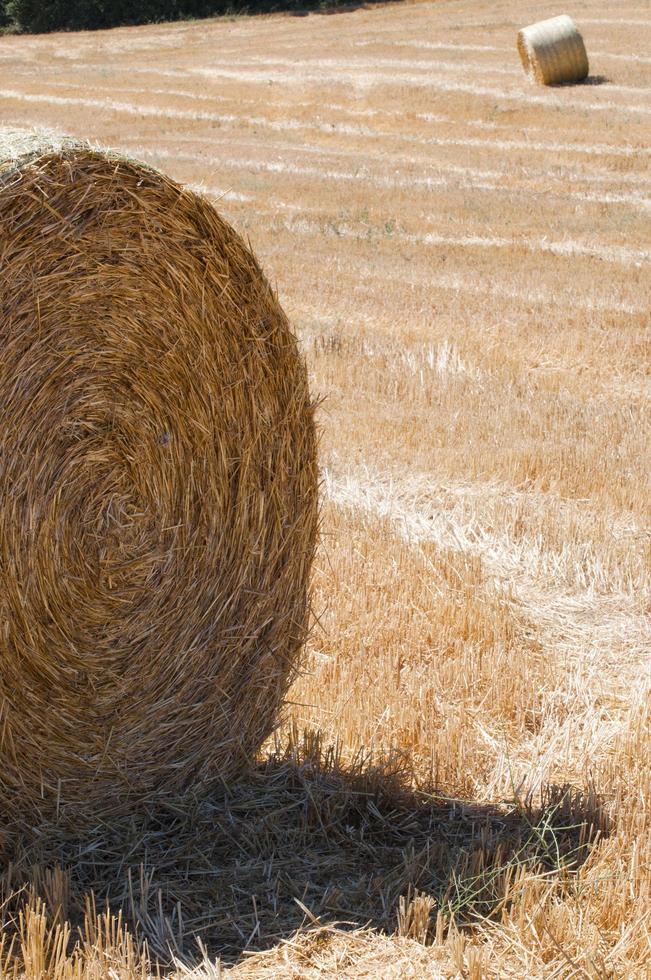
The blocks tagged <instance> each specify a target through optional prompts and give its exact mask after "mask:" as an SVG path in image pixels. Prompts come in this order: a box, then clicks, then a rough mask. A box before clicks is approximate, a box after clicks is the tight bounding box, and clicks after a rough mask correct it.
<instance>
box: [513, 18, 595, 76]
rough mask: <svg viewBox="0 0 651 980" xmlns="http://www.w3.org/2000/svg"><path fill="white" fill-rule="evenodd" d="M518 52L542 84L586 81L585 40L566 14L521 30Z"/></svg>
mask: <svg viewBox="0 0 651 980" xmlns="http://www.w3.org/2000/svg"><path fill="white" fill-rule="evenodd" d="M518 52H519V54H520V59H521V61H522V66H523V68H524V70H525V71H526V73H527V75H528V76H529V77H530V78H531V79H532V80H533V81H535V82H537V83H538V84H539V85H559V84H561V83H562V82H581V81H583V79H584V78H587V75H588V71H589V65H588V55H587V53H586V50H585V45H584V43H583V38H582V37H581V35H580V34H579V32H578V30H577V28H576V25H575V23H574V21H573V20H572V18H571V17H567V16H566V15H565V14H562V15H561V16H560V17H550V19H549V20H541V21H540V22H539V23H537V24H531V26H530V27H524V28H523V29H522V30H521V31H519V33H518Z"/></svg>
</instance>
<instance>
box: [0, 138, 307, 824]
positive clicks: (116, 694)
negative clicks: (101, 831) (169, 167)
mask: <svg viewBox="0 0 651 980" xmlns="http://www.w3.org/2000/svg"><path fill="white" fill-rule="evenodd" d="M0 161H1V162H0V255H1V256H2V259H1V261H2V292H1V296H0V301H1V304H2V319H1V321H0V344H1V350H2V357H1V359H0V713H1V716H2V723H1V724H0V810H1V811H2V813H3V816H5V817H10V816H12V815H13V816H15V815H18V816H21V817H23V816H25V817H29V819H30V820H34V819H52V818H53V817H57V815H58V816H59V817H61V816H62V815H65V816H67V817H69V818H70V819H73V820H76V821H82V820H84V819H86V818H88V819H91V820H93V821H98V820H99V821H101V820H107V819H110V817H111V814H118V813H124V812H125V811H130V810H131V809H132V808H133V807H135V806H140V805H142V804H144V803H148V802H152V801H160V800H178V799H179V798H180V797H181V796H182V795H183V794H190V795H191V796H195V795H197V794H201V793H202V792H204V791H206V790H207V789H208V788H209V787H210V786H211V785H213V784H214V783H215V782H217V781H222V780H227V779H229V778H231V777H232V776H233V775H234V774H236V773H237V772H239V771H240V770H241V769H242V768H243V767H244V766H245V765H246V764H247V762H248V761H250V760H251V758H252V756H254V755H255V753H256V752H257V750H258V749H259V747H260V745H261V744H262V742H263V741H264V739H265V738H266V737H267V736H268V735H269V734H270V732H271V731H272V729H273V727H274V724H275V722H276V718H277V714H278V710H279V708H280V706H281V703H282V700H283V697H284V695H285V693H286V690H287V687H288V685H289V683H290V682H291V680H292V678H293V676H294V674H295V671H296V669H297V664H298V661H299V652H300V648H301V645H302V643H303V641H304V638H305V633H306V626H307V616H308V606H309V596H308V580H309V574H310V566H311V562H312V558H313V553H314V548H315V540H316V533H317V520H318V516H317V508H318V505H317V483H318V480H317V461H316V438H315V429H314V419H313V406H312V402H311V400H310V395H309V390H308V382H307V373H306V368H305V365H304V362H303V359H302V357H301V355H300V353H299V351H298V349H297V344H296V340H295V337H294V336H293V334H292V332H291V330H290V327H289V325H288V322H287V319H286V317H285V315H284V313H283V311H282V309H281V308H280V306H279V304H278V301H277V299H276V298H275V296H274V294H273V292H272V290H271V288H270V286H269V284H268V282H267V280H266V279H265V278H264V276H263V274H262V272H261V271H260V268H259V266H258V264H257V262H256V260H255V258H254V256H253V255H252V254H251V252H250V251H249V249H248V248H247V247H246V246H245V244H244V243H243V241H242V240H241V238H240V237H239V236H238V235H237V234H236V233H235V231H234V230H233V229H232V228H231V227H230V226H229V225H228V224H227V223H226V222H225V221H224V220H222V218H220V216H219V215H218V214H217V212H216V210H215V209H214V208H213V207H212V205H211V204H210V203H209V202H208V201H206V200H205V199H203V198H202V197H200V196H198V195H196V194H194V193H191V192H190V191H188V190H185V189H184V188H183V187H181V186H179V185H178V184H176V183H175V182H174V181H172V180H170V179H168V178H167V177H165V176H164V175H162V174H160V173H158V172H157V171H155V170H152V169H151V168H149V167H146V166H144V165H142V164H139V163H136V162H134V161H131V160H128V159H124V158H122V157H120V156H119V155H116V154H111V153H108V152H103V151H100V150H97V149H93V148H92V147H91V146H89V145H86V144H82V143H76V142H74V141H71V140H65V139H52V138H47V139H46V138H43V137H40V136H38V135H33V134H32V135H30V134H24V133H11V132H6V131H5V132H2V133H0Z"/></svg>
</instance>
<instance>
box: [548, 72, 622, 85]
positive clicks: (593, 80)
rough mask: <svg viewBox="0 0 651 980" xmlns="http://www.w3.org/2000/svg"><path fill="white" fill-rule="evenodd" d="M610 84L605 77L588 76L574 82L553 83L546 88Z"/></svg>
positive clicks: (608, 79) (609, 79)
mask: <svg viewBox="0 0 651 980" xmlns="http://www.w3.org/2000/svg"><path fill="white" fill-rule="evenodd" d="M611 82H612V79H611V78H608V76H607V75H588V76H587V78H582V79H580V80H579V81H575V82H553V83H550V84H549V85H547V88H581V87H582V86H584V85H588V86H589V85H609V84H610V83H611Z"/></svg>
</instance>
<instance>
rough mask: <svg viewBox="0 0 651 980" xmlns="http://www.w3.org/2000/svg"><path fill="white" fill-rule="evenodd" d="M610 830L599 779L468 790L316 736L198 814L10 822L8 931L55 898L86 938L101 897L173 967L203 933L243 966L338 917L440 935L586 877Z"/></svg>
mask: <svg viewBox="0 0 651 980" xmlns="http://www.w3.org/2000/svg"><path fill="white" fill-rule="evenodd" d="M607 832H608V826H607V821H606V818H605V816H604V813H603V810H602V807H601V804H600V802H599V800H598V799H597V798H596V797H595V795H594V794H593V793H591V792H589V791H588V792H580V791H577V790H576V789H571V788H569V787H549V788H548V789H547V790H546V791H545V793H544V794H543V796H542V798H541V799H539V800H538V801H536V802H534V801H533V800H524V801H518V802H511V803H508V804H507V803H505V804H503V805H495V806H487V805H484V804H477V803H472V802H466V801H460V800H455V799H451V798H448V797H446V796H445V795H443V794H441V793H440V792H438V791H437V790H436V789H435V788H433V787H430V788H419V789H414V788H413V786H412V785H411V780H410V774H409V773H408V771H407V769H406V766H405V764H404V760H401V759H394V760H393V761H390V762H388V763H385V764H384V765H381V766H377V765H373V764H371V763H369V761H368V760H364V759H359V760H357V762H356V763H353V764H352V765H350V764H349V765H344V764H343V762H342V760H341V758H340V757H339V755H338V753H337V752H336V750H333V749H323V747H322V746H321V743H320V741H319V739H318V738H316V739H313V741H312V744H307V743H306V744H304V745H303V747H302V749H301V751H300V752H298V751H296V750H292V751H291V752H287V753H285V754H276V755H274V756H272V757H271V758H269V759H268V760H267V761H266V762H264V763H261V764H260V765H259V766H258V767H257V768H256V769H255V770H253V771H252V772H251V773H250V775H249V777H248V779H247V780H245V781H242V782H241V783H239V784H238V785H236V786H231V787H224V788H223V790H222V791H221V792H220V793H218V794H216V795H215V796H214V797H213V798H212V799H210V800H208V801H205V800H204V801H203V802H202V803H200V804H199V803H197V804H196V805H194V806H192V805H191V806H189V811H188V812H187V813H183V814H181V813H178V812H175V811H173V810H170V809H166V808H165V807H163V806H158V807H157V808H156V809H155V810H154V809H152V810H150V811H149V812H147V813H141V814H138V815H134V817H133V818H132V819H131V820H129V821H124V822H122V823H121V824H120V825H118V826H112V827H97V828H96V829H95V831H94V833H93V834H92V835H91V836H89V837H86V838H84V839H83V840H79V839H75V836H74V833H73V832H72V829H71V828H70V827H63V826H54V825H52V826H49V827H47V828H43V827H42V828H39V829H38V830H33V831H32V832H31V833H30V834H29V835H28V836H27V837H25V834H24V833H23V834H22V835H18V834H17V833H13V834H12V833H11V828H6V830H5V840H4V848H3V850H4V866H5V875H4V878H5V880H4V891H5V894H6V896H9V894H12V895H13V896H14V898H13V899H12V900H11V901H9V900H8V898H7V897H5V905H4V918H5V927H7V926H10V925H11V921H12V916H13V919H14V920H15V918H16V916H17V911H18V906H19V905H20V903H22V904H23V905H24V904H25V902H27V901H28V899H29V897H30V896H31V900H32V901H33V899H34V896H39V897H40V898H41V899H42V900H43V901H44V902H45V904H46V905H47V906H48V908H49V909H50V911H51V914H53V915H54V916H59V917H60V918H63V919H65V920H66V921H68V922H70V923H71V926H72V933H71V934H72V935H75V934H79V933H78V930H80V929H83V918H84V909H85V908H87V906H88V901H89V896H90V895H92V896H93V898H92V902H93V904H94V906H95V907H96V908H97V911H98V912H101V911H102V910H103V909H108V908H110V909H111V910H112V911H113V912H114V913H115V912H118V911H120V910H121V913H122V918H123V921H125V922H126V923H127V924H128V926H129V928H130V929H131V930H132V932H133V933H134V935H135V936H136V938H137V941H138V942H139V943H140V944H141V945H143V944H144V942H145V941H146V944H147V949H148V952H149V955H150V956H152V957H153V959H154V960H155V961H157V963H158V965H159V966H160V967H161V968H162V969H164V968H165V967H166V966H168V965H169V964H170V963H173V962H176V963H177V964H178V963H179V962H184V963H186V964H191V963H192V962H193V961H194V959H195V958H196V956H197V940H199V941H200V943H201V944H202V946H203V949H204V950H206V951H207V952H208V953H209V955H210V957H211V958H213V959H214V958H215V957H218V956H219V957H221V958H222V961H223V962H224V963H226V964H228V963H234V962H237V961H238V960H239V959H240V957H241V956H242V954H243V953H245V952H251V951H257V950H263V949H268V948H270V947H272V946H274V945H276V944H277V943H279V942H280V941H282V940H283V939H287V938H288V937H290V936H291V935H292V934H293V933H294V932H295V931H296V930H297V929H300V928H301V927H305V926H310V925H311V926H314V925H315V924H317V925H322V924H328V923H333V922H336V923H339V924H340V925H342V927H343V928H358V927H362V926H370V927H372V928H375V929H378V930H381V931H384V932H388V933H392V932H395V931H396V929H398V931H400V933H401V934H402V935H412V938H419V939H420V940H421V941H423V942H427V941H428V940H429V939H431V938H432V936H433V932H434V930H435V928H436V926H437V925H438V928H439V929H440V924H441V921H449V920H450V919H454V921H455V925H456V927H459V926H463V925H464V924H465V925H471V924H472V923H473V922H476V921H477V920H479V919H484V918H491V917H496V916H498V915H499V914H501V912H502V911H503V910H504V909H505V908H508V906H509V905H510V903H511V902H512V901H513V900H514V897H515V896H516V895H517V890H518V888H519V887H521V883H522V877H523V874H524V873H525V872H526V873H530V874H532V875H536V874H544V875H545V877H546V880H547V881H549V879H550V878H553V877H554V876H556V878H557V880H558V883H559V888H569V887H572V881H573V879H575V878H576V874H577V871H578V869H579V868H580V866H581V864H582V863H583V862H584V861H585V859H586V857H587V856H588V854H589V852H590V849H591V846H592V844H593V842H594V841H595V840H596V839H597V838H598V837H599V836H604V835H605V834H607ZM518 883H519V884H518ZM423 903H424V905H426V906H427V907H426V909H425V912H426V916H425V920H424V925H423V915H422V911H423V909H422V908H421V906H423ZM417 905H418V908H416V906H417ZM416 919H418V923H417V922H416ZM412 920H413V922H412ZM412 926H413V927H414V928H417V935H416V933H414V932H413V929H412Z"/></svg>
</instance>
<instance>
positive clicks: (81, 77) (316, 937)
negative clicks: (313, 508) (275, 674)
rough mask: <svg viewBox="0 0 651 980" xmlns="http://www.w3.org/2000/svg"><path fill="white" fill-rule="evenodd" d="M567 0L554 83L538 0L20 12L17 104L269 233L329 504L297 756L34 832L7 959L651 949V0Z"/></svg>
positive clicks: (6, 57)
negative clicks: (158, 804) (563, 66)
mask: <svg viewBox="0 0 651 980" xmlns="http://www.w3.org/2000/svg"><path fill="white" fill-rule="evenodd" d="M563 9H564V10H565V12H567V13H570V14H571V15H572V16H574V18H575V20H576V22H577V24H578V26H579V28H580V30H581V31H582V33H583V35H584V38H585V41H586V46H587V49H588V54H589V56H590V61H591V78H590V80H589V83H588V84H584V85H580V86H574V87H564V88H556V89H543V88H535V87H533V86H531V85H530V84H529V82H528V81H527V80H526V78H525V77H524V75H523V72H522V69H521V66H520V64H519V61H518V57H517V52H516V47H515V35H516V31H517V29H518V28H519V27H521V26H523V25H525V24H528V23H530V22H532V21H535V20H538V19H541V18H543V17H546V16H550V15H552V14H556V13H558V12H560V8H558V7H557V6H554V5H553V4H550V3H549V2H547V0H542V2H541V3H539V4H533V3H531V2H524V3H522V4H516V3H514V2H513V0H490V2H488V0H466V2H463V3H461V2H445V0H443V2H440V3H417V4H395V5H388V6H384V7H378V8H375V9H368V10H354V11H349V12H345V13H341V14H338V15H336V16H325V15H318V14H314V15H310V16H309V17H304V18H297V17H287V16H278V17H266V18H264V17H261V18H251V19H244V18H238V19H232V20H221V21H220V20H215V21H209V22H195V23H182V24H179V25H161V26H156V27H145V28H135V29H125V30H116V31H110V32H104V33H97V34H78V35H74V34H73V35H51V36H48V37H32V38H30V37H5V38H2V39H0V72H1V84H0V99H1V106H2V123H3V124H5V125H6V124H16V125H17V126H24V125H34V126H38V127H42V126H45V127H50V128H54V129H57V130H61V131H64V132H67V133H69V134H71V135H75V136H79V137H87V138H89V139H91V140H93V141H95V140H96V141H99V142H101V143H102V144H108V145H111V146H113V147H116V148H118V149H120V150H121V151H123V152H124V153H127V154H130V155H132V156H135V157H137V158H139V159H141V160H143V161H146V162H148V163H150V164H151V165H153V166H155V167H160V168H161V169H164V170H166V171H167V172H169V173H170V174H171V175H172V176H173V177H175V178H177V179H178V180H180V181H183V182H185V183H187V184H189V185H190V186H192V187H194V188H197V189H200V190H202V191H203V192H204V193H205V194H207V195H208V196H209V197H210V198H211V199H213V200H214V201H215V202H216V204H217V206H218V208H219V209H220V211H221V212H222V213H223V214H224V215H225V216H226V217H227V218H228V219H229V220H230V221H231V222H232V224H233V225H234V226H235V228H236V229H238V230H239V231H240V232H241V233H242V234H243V235H244V236H245V237H248V238H249V239H250V241H251V244H252V246H253V248H254V250H255V251H256V253H257V255H258V256H259V258H260V260H261V263H262V265H263V267H264V269H265V271H266V273H267V275H268V276H269V278H270V279H271V281H272V282H273V284H274V285H275V287H276V288H277V290H278V294H279V296H280V299H281V302H282V303H283V305H284V307H285V309H286V311H287V312H288V315H289V316H290V318H291V320H292V322H293V324H294V326H295V329H296V332H297V334H298V336H299V338H300V340H301V343H302V345H303V348H304V351H305V355H306V358H307V361H308V365H309V370H310V374H311V383H312V388H313V392H314V395H315V396H316V397H319V398H320V399H321V403H320V408H319V412H318V418H319V423H320V427H321V465H322V499H323V505H322V542H321V547H320V550H319V553H318V556H317V561H316V566H315V572H314V610H315V622H314V629H313V632H312V638H311V642H310V644H309V649H308V651H307V653H306V660H305V670H304V673H303V675H302V676H301V677H300V678H299V679H298V681H297V682H296V684H295V686H294V688H293V689H292V691H291V694H290V704H289V705H288V709H287V714H286V718H285V719H284V721H283V724H282V727H281V728H280V730H279V732H278V736H277V740H276V743H275V744H274V745H270V746H269V750H268V751H269V759H268V760H267V761H261V764H260V767H259V769H258V770H257V771H256V773H254V774H253V775H252V776H251V779H250V780H249V781H248V782H246V783H245V784H243V785H242V786H241V787H239V788H232V789H230V790H229V791H225V799H224V800H220V801H215V803H214V806H212V807H211V806H204V808H203V809H201V810H200V811H197V815H196V819H195V820H194V823H193V825H192V827H191V828H188V827H187V826H179V827H175V825H174V818H173V815H172V816H169V815H168V817H167V818H166V820H167V822H166V820H165V819H163V818H161V817H160V815H158V816H157V817H156V820H157V821H158V823H157V824H156V825H155V829H153V830H152V829H148V830H147V829H144V830H143V829H142V828H140V829H139V828H134V827H129V828H122V829H119V828H118V829H117V830H116V831H115V837H114V839H112V838H111V835H110V834H109V833H103V835H100V837H99V838H98V840H96V841H94V842H92V843H91V844H89V845H88V846H87V848H86V850H84V848H83V846H82V845H80V846H79V848H78V849H77V850H76V851H72V850H69V852H68V853H67V854H62V856H61V859H60V862H59V863H60V864H61V867H55V866H50V865H48V858H47V857H44V856H42V855H39V854H35V853H28V854H24V855H22V856H20V855H19V857H18V858H14V865H13V866H12V867H11V868H8V869H7V871H6V873H5V876H4V878H5V883H4V890H5V893H6V897H7V903H6V905H5V906H4V907H3V915H4V916H5V920H6V936H5V938H6V941H5V945H4V948H3V951H2V954H1V956H2V960H1V961H0V962H1V963H4V966H3V967H2V970H4V972H5V973H8V974H10V975H11V974H13V972H15V971H17V972H18V973H20V971H21V970H22V969H23V966H24V969H25V972H26V974H27V975H28V976H29V977H30V978H32V977H33V978H36V977H39V978H41V977H45V976H46V975H47V976H52V977H55V978H57V980H64V978H65V980H67V978H70V980H72V978H73V977H79V978H81V977H98V978H99V977H104V976H106V977H109V976H111V977H119V978H127V977H132V976H135V975H141V974H146V973H147V972H148V971H150V970H152V971H153V970H155V969H156V964H158V965H159V967H160V969H162V970H163V972H172V973H176V974H178V975H182V974H184V973H187V972H188V971H189V970H192V969H194V970H195V972H194V974H193V975H194V976H196V977H200V976H202V977H203V976H205V977H209V976H212V977H217V976H219V975H220V972H219V971H220V970H221V971H222V974H221V975H224V976H232V977H234V978H236V977H247V978H249V977H260V978H263V977H321V976H330V977H350V978H353V977H382V978H389V977H395V978H402V977H418V978H420V977H432V978H436V977H469V978H472V980H479V978H484V977H514V978H524V977H527V978H529V977H531V978H537V977H590V978H606V977H626V978H637V977H640V978H643V977H648V976H650V975H651V770H650V764H649V760H650V759H651V708H650V704H651V702H650V697H649V695H650V688H651V671H650V654H651V624H650V619H649V613H650V606H649V598H650V595H651V592H650V587H649V578H650V564H651V563H650V558H651V547H650V542H651V536H650V532H649V527H650V525H649V501H650V500H651V493H650V490H651V488H650V485H649V484H650V481H649V474H650V472H651V467H650V465H649V460H650V458H651V454H650V450H651V440H650V439H649V428H650V418H651V416H650V413H649V393H650V387H649V369H650V365H651V358H650V356H649V354H650V348H649V311H650V308H651V304H650V302H649V301H650V298H651V275H650V263H649V259H650V258H651V167H650V163H651V154H650V144H651V140H650V139H649V136H650V133H651V8H650V7H649V5H648V3H645V2H643V0H622V2H618V3H616V4H610V5H604V4H603V3H601V2H599V0H584V2H581V3H580V4H578V3H573V4H572V3H571V4H569V6H566V7H565V8H563ZM125 835H127V836H126V840H127V842H128V846H125ZM129 835H130V836H129ZM44 853H45V852H44ZM34 865H37V866H36V867H34ZM18 887H22V888H23V892H22V894H23V896H25V895H27V896H29V895H30V894H31V896H32V899H31V911H27V912H26V913H24V915H23V918H22V920H21V922H19V923H18V928H16V923H15V922H12V915H14V914H15V909H16V908H17V907H18V905H17V899H16V898H12V899H9V896H10V895H11V893H12V892H13V891H15V890H16V888H18ZM91 890H93V891H94V892H95V895H96V902H97V906H96V907H97V910H101V909H104V908H105V906H106V903H107V902H108V904H109V905H110V909H111V911H112V912H113V913H115V914H116V915H117V913H118V912H119V910H120V908H122V909H123V913H122V915H123V922H126V923H128V931H126V930H127V927H126V926H124V925H123V922H118V921H115V920H113V921H112V920H110V917H109V916H108V915H106V916H105V917H104V918H101V917H100V918H98V915H99V912H98V915H95V913H94V912H93V910H92V908H91V909H90V910H89V911H88V912H87V922H86V926H84V925H83V911H82V910H83V907H84V901H85V895H86V894H87V893H88V892H90V891H91ZM40 902H44V903H45V905H42V904H39V903H40ZM12 910H14V911H12ZM68 920H69V921H70V925H69V926H66V925H65V923H66V922H67V921H68ZM68 928H69V930H70V932H69V935H68V933H67V932H66V929H68ZM57 930H58V931H57ZM80 930H81V931H80ZM78 936H81V938H80V939H79V944H78V945H77V946H76V947H75V942H76V940H77V937H78ZM12 937H13V940H12ZM195 937H198V939H199V942H197V938H195ZM12 941H13V947H11V943H12ZM216 957H222V959H223V963H222V965H221V966H216V965H214V964H215V959H216ZM211 963H212V965H210V964H211ZM21 964H22V965H21ZM196 964H199V965H198V966H197V965H196ZM111 971H112V972H111Z"/></svg>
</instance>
